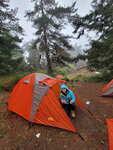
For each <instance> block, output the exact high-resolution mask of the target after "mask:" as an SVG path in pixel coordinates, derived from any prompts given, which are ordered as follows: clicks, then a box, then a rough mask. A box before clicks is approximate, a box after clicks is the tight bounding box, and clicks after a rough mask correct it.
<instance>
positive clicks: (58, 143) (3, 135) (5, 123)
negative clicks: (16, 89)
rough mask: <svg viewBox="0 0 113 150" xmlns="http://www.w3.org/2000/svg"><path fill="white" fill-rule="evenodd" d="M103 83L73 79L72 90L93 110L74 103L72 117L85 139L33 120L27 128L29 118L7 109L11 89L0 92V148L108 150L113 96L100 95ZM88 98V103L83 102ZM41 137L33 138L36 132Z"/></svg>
mask: <svg viewBox="0 0 113 150" xmlns="http://www.w3.org/2000/svg"><path fill="white" fill-rule="evenodd" d="M105 85H106V84H104V83H88V82H86V83H85V82H84V83H81V82H74V83H73V86H72V87H71V85H70V87H71V89H72V91H73V92H74V93H75V94H76V95H77V97H78V98H79V99H80V100H81V101H82V102H83V103H84V104H85V106H86V107H87V108H88V109H89V110H90V111H91V112H92V113H93V114H94V116H91V115H90V113H88V112H87V111H85V110H84V109H83V108H81V107H80V106H78V105H76V118H75V119H71V121H72V123H73V124H74V125H75V127H76V128H77V130H78V131H79V132H80V134H81V135H82V137H83V138H84V139H85V141H82V140H81V139H80V137H79V136H78V135H77V134H76V133H73V132H69V131H66V130H63V129H58V128H53V127H49V126H44V125H39V124H35V125H34V126H33V128H31V129H30V130H28V127H29V122H28V121H26V120H25V119H23V118H22V117H20V116H19V115H17V114H15V113H13V112H10V111H8V105H7V100H8V96H9V95H10V93H8V92H4V93H1V94H0V150H12V149H13V150H15V149H18V150H24V149H26V150H27V149H28V150H36V149H38V150H53V149H54V150H58V149H59V150H68V149H70V150H108V149H109V141H108V129H107V124H106V118H113V97H111V98H110V97H101V96H100V95H101V89H102V88H103V87H104V86H105ZM87 101H90V104H89V105H86V102H87ZM38 133H40V137H39V138H36V134H38Z"/></svg>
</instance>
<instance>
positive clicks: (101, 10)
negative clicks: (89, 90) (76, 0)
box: [72, 0, 113, 78]
mask: <svg viewBox="0 0 113 150" xmlns="http://www.w3.org/2000/svg"><path fill="white" fill-rule="evenodd" d="M72 20H74V21H73V25H74V27H75V31H74V32H75V33H76V34H77V37H78V38H79V37H80V36H81V35H83V34H85V32H86V31H87V32H89V31H95V32H96V34H97V37H98V39H97V40H92V41H91V42H90V49H88V50H86V55H85V58H87V59H88V66H89V68H90V69H92V68H95V69H97V70H99V71H102V72H104V73H105V74H107V75H108V76H112V75H113V1H112V0H93V2H92V10H91V11H90V13H89V14H88V15H86V16H84V17H80V16H78V15H76V16H75V18H72ZM111 78H112V77H111Z"/></svg>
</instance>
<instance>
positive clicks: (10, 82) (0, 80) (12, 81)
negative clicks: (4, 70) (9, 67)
mask: <svg viewBox="0 0 113 150" xmlns="http://www.w3.org/2000/svg"><path fill="white" fill-rule="evenodd" d="M36 72H38V73H39V72H40V73H45V74H47V71H46V70H42V69H37V70H34V71H33V72H17V73H13V74H11V75H7V76H3V77H0V89H1V90H0V92H3V91H11V90H12V89H13V88H14V86H15V85H16V84H17V82H18V81H19V80H21V79H22V78H23V77H25V76H27V75H29V74H31V73H36ZM0 105H2V104H0Z"/></svg>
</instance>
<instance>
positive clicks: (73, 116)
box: [71, 110, 75, 118]
mask: <svg viewBox="0 0 113 150" xmlns="http://www.w3.org/2000/svg"><path fill="white" fill-rule="evenodd" d="M71 117H72V118H75V111H74V110H71Z"/></svg>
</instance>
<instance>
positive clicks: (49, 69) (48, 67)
mask: <svg viewBox="0 0 113 150" xmlns="http://www.w3.org/2000/svg"><path fill="white" fill-rule="evenodd" d="M41 5H42V16H44V10H43V2H42V0H41ZM43 29H44V44H45V46H44V48H45V52H46V60H47V70H48V73H52V67H51V60H50V56H49V48H48V46H47V36H46V27H45V26H44V27H43Z"/></svg>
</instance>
